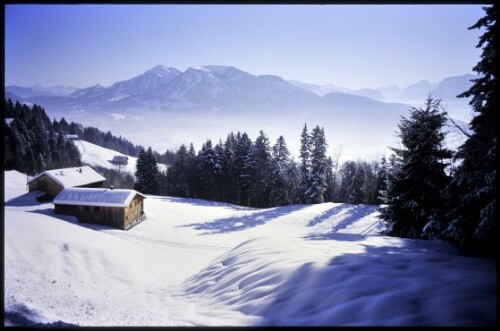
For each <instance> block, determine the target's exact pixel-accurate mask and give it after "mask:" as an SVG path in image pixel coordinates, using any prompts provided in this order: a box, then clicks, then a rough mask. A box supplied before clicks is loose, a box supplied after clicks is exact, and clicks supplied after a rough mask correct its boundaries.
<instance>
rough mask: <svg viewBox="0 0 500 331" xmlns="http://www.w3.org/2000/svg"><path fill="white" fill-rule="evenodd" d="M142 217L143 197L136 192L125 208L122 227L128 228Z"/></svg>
mask: <svg viewBox="0 0 500 331" xmlns="http://www.w3.org/2000/svg"><path fill="white" fill-rule="evenodd" d="M143 219H144V198H143V197H142V196H140V195H138V194H136V196H135V197H134V199H133V200H132V201H131V202H130V204H129V205H128V206H127V207H126V208H125V223H124V228H125V229H130V228H131V227H132V226H134V225H136V224H137V223H140V222H141V221H142V220H143Z"/></svg>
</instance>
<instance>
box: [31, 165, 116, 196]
mask: <svg viewBox="0 0 500 331" xmlns="http://www.w3.org/2000/svg"><path fill="white" fill-rule="evenodd" d="M105 180H106V178H104V177H103V176H101V175H100V174H99V173H97V172H96V171H95V170H94V169H92V168H91V167H89V166H83V167H74V168H64V169H54V170H47V171H44V172H42V173H41V174H38V175H36V176H35V177H33V178H31V179H30V180H28V186H29V192H33V191H43V192H45V193H46V194H47V195H48V197H49V198H50V199H53V198H54V197H55V196H56V195H57V194H59V192H61V191H62V190H63V189H65V188H69V187H102V186H103V184H104V181H105Z"/></svg>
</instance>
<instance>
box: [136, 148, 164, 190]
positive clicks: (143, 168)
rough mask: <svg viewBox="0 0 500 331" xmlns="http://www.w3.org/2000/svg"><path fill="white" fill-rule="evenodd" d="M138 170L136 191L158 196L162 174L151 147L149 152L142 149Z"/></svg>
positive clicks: (138, 160)
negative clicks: (159, 180)
mask: <svg viewBox="0 0 500 331" xmlns="http://www.w3.org/2000/svg"><path fill="white" fill-rule="evenodd" d="M136 169H137V170H136V172H135V177H136V182H135V184H134V189H135V190H137V191H139V192H141V193H144V194H157V192H158V185H157V184H158V179H159V175H160V172H159V170H158V166H157V164H156V160H155V157H154V154H153V150H152V149H151V147H149V148H148V149H147V150H144V149H141V151H140V152H139V157H138V158H137V164H136Z"/></svg>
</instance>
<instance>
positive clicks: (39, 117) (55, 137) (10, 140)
mask: <svg viewBox="0 0 500 331" xmlns="http://www.w3.org/2000/svg"><path fill="white" fill-rule="evenodd" d="M5 114H6V116H5V121H4V130H5V139H6V141H5V143H6V152H7V151H8V153H9V155H8V157H7V155H6V158H5V167H6V169H15V170H18V171H20V172H23V173H26V174H29V175H35V174H37V173H40V172H42V171H45V170H48V169H55V168H65V167H76V166H80V165H81V160H80V152H79V151H78V148H77V147H76V146H75V145H74V144H73V143H72V142H71V141H68V140H66V139H64V134H63V133H62V132H61V131H59V130H58V129H57V128H54V126H53V124H52V122H51V121H50V119H49V118H48V116H47V115H46V114H45V111H44V109H43V108H42V107H40V106H38V105H33V106H32V107H29V106H27V105H24V104H20V103H19V102H16V103H15V104H14V103H13V102H12V101H11V100H10V99H9V100H7V101H5Z"/></svg>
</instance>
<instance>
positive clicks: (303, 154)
mask: <svg viewBox="0 0 500 331" xmlns="http://www.w3.org/2000/svg"><path fill="white" fill-rule="evenodd" d="M310 155H311V137H310V136H309V133H308V131H307V124H304V128H303V129H302V134H301V135H300V155H299V157H300V178H301V179H300V196H301V198H300V199H301V202H302V203H309V202H310V199H309V197H308V196H307V190H308V189H309V183H310V175H311V159H310Z"/></svg>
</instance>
